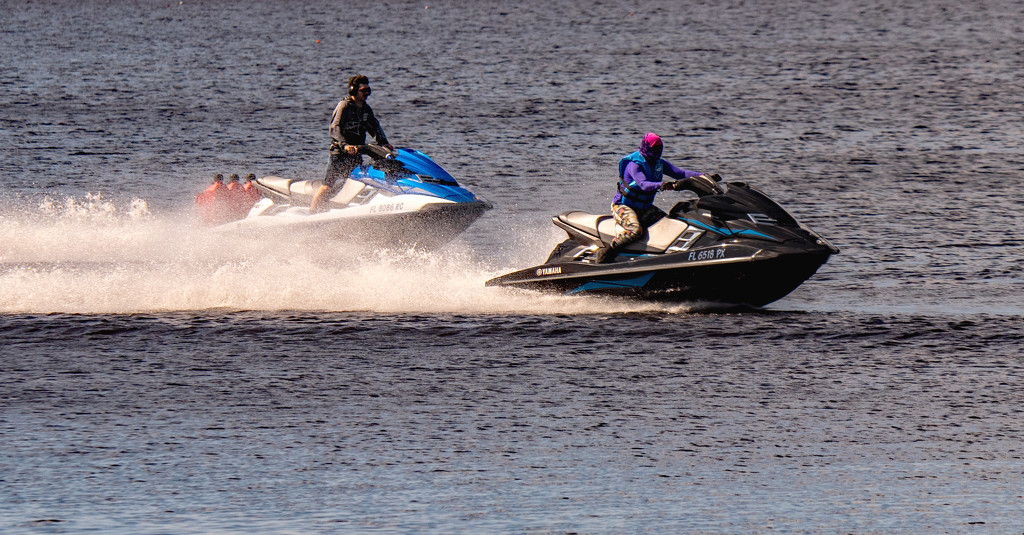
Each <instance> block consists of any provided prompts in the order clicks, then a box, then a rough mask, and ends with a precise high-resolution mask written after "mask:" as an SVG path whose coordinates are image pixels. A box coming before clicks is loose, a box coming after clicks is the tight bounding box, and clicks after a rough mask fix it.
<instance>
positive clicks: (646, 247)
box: [553, 210, 689, 252]
mask: <svg viewBox="0 0 1024 535" xmlns="http://www.w3.org/2000/svg"><path fill="white" fill-rule="evenodd" d="M553 222H554V224H555V225H556V226H558V227H561V228H562V229H564V230H565V231H566V232H567V233H568V234H569V236H570V237H571V238H573V239H574V240H576V241H577V242H579V243H581V244H586V245H593V246H595V247H602V246H604V245H608V244H610V243H611V242H612V240H614V239H615V236H617V235H618V234H619V232H622V227H621V226H619V225H618V224H617V223H616V222H615V219H614V218H613V217H612V216H610V215H595V214H591V213H588V212H582V211H579V210H570V211H567V212H562V213H561V214H558V215H557V216H555V218H554V219H553ZM687 228H689V225H687V224H686V223H683V222H682V221H679V220H678V219H673V218H670V217H663V218H661V219H659V220H658V221H656V222H655V223H654V224H653V225H651V226H649V227H647V229H646V230H645V231H644V233H643V235H642V236H640V239H639V240H637V241H635V242H633V243H631V244H629V245H627V246H626V247H625V249H624V250H626V251H637V252H647V251H650V252H663V251H665V249H667V248H668V247H669V246H670V245H672V243H673V242H675V240H676V238H678V237H679V235H680V234H682V233H683V232H684V231H685V230H686V229H687Z"/></svg>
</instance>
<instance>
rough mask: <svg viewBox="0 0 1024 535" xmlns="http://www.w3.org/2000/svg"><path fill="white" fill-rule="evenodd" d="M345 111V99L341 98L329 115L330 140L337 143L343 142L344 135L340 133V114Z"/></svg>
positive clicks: (341, 143) (342, 143)
mask: <svg viewBox="0 0 1024 535" xmlns="http://www.w3.org/2000/svg"><path fill="white" fill-rule="evenodd" d="M344 112H345V101H344V100H342V101H341V102H339V103H338V105H337V106H335V108H334V114H333V115H331V127H330V133H331V141H332V142H334V143H337V144H338V145H344V144H345V136H344V134H342V133H341V116H342V115H343V114H344Z"/></svg>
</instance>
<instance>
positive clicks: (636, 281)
mask: <svg viewBox="0 0 1024 535" xmlns="http://www.w3.org/2000/svg"><path fill="white" fill-rule="evenodd" d="M653 276H654V272H653V271H652V272H648V273H644V274H642V275H639V276H636V277H633V278H632V279H618V280H595V281H590V282H588V283H586V284H583V285H581V286H578V287H576V288H573V289H572V290H569V291H568V292H565V293H566V295H571V294H575V293H580V292H589V291H591V290H606V289H609V288H643V287H644V286H645V285H647V283H648V282H650V280H651V277H653Z"/></svg>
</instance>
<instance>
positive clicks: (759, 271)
mask: <svg viewBox="0 0 1024 535" xmlns="http://www.w3.org/2000/svg"><path fill="white" fill-rule="evenodd" d="M830 255H831V252H828V251H825V252H813V253H809V252H803V253H793V254H784V255H778V256H772V257H767V258H751V259H743V260H734V261H729V262H719V263H715V262H709V263H703V264H688V265H680V264H678V263H674V264H669V265H666V262H664V260H665V259H662V260H663V261H660V262H658V261H643V260H639V261H635V262H630V263H616V264H613V265H604V264H601V265H592V264H576V263H565V264H557V263H552V264H545V265H543V266H537V267H534V268H529V269H525V270H522V271H517V272H514V273H510V274H508V275H505V276H502V277H498V278H496V279H492V280H489V281H487V286H506V287H516V288H523V289H529V290H539V291H546V292H557V293H562V294H567V295H595V296H617V297H627V298H635V299H643V300H647V301H669V302H710V303H721V304H728V305H744V306H753V307H760V306H764V305H767V304H768V303H771V302H774V301H777V300H779V299H781V298H782V297H785V296H786V295H788V294H789V293H790V292H792V291H793V290H795V289H796V288H797V287H798V286H800V285H801V284H802V283H803V282H804V281H806V280H807V279H809V278H810V277H811V276H812V275H814V273H815V272H816V271H817V270H818V268H819V267H821V265H822V264H824V263H825V262H826V261H827V260H828V258H829V256H830ZM666 256H667V255H666ZM666 259H667V258H666ZM629 264H632V265H629ZM644 264H647V266H648V267H645V265H644ZM673 265H674V267H673ZM557 270H561V271H563V272H570V271H575V273H568V274H566V275H562V274H560V273H559V274H554V275H550V276H544V275H541V274H543V273H552V272H554V271H557Z"/></svg>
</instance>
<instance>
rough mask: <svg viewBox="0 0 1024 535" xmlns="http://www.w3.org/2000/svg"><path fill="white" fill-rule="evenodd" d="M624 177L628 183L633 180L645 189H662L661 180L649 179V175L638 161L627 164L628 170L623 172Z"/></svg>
mask: <svg viewBox="0 0 1024 535" xmlns="http://www.w3.org/2000/svg"><path fill="white" fill-rule="evenodd" d="M623 178H625V179H626V184H629V183H630V182H633V183H635V184H636V185H637V186H639V187H640V189H641V190H643V191H658V190H659V189H661V182H651V181H650V180H647V175H644V171H643V169H641V168H640V166H639V165H638V164H637V163H636V162H629V163H628V164H626V170H625V172H624V173H623Z"/></svg>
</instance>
